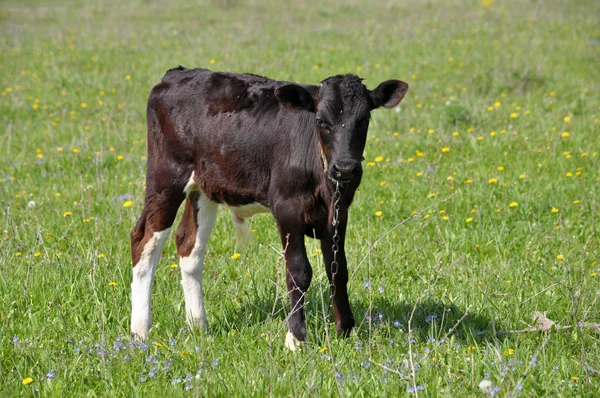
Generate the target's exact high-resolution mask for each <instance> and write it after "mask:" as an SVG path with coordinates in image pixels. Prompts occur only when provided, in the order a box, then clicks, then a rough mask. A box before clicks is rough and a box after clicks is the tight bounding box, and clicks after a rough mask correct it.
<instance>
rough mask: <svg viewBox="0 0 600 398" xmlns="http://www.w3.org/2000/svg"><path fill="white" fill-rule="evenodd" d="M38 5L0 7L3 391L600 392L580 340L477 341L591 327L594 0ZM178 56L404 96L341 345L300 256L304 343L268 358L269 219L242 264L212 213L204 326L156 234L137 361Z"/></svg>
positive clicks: (386, 120) (385, 131) (282, 302)
mask: <svg viewBox="0 0 600 398" xmlns="http://www.w3.org/2000/svg"><path fill="white" fill-rule="evenodd" d="M46 3H47V2H42V1H20V2H17V1H14V0H11V1H5V2H3V5H2V6H1V8H0V32H1V33H2V34H1V38H0V59H1V61H0V66H1V70H2V72H1V73H0V90H1V97H0V115H1V117H0V133H1V138H2V139H1V140H0V154H1V156H0V199H1V202H2V212H1V215H0V225H1V226H2V231H3V232H2V237H1V239H2V240H1V243H0V395H2V396H30V395H42V396H85V395H88V396H98V395H111V396H134V395H147V396H163V395H166V394H169V395H172V396H182V395H203V396H247V395H254V396H265V395H275V396H306V395H318V396H332V395H338V394H339V395H343V396H352V395H354V396H403V395H405V396H410V395H416V394H417V393H418V395H421V396H476V395H477V396H483V395H489V394H490V392H487V393H486V392H483V391H481V390H480V389H479V388H478V385H479V383H480V382H481V381H482V380H484V379H487V380H490V381H491V383H492V385H493V387H496V388H497V389H498V390H494V391H493V392H497V394H500V395H501V396H509V395H511V394H514V395H523V396H594V395H597V394H600V387H599V383H598V374H597V370H598V369H600V348H599V347H600V345H599V344H598V343H599V342H598V334H597V333H595V332H594V331H593V330H591V329H589V328H582V329H581V330H577V329H573V330H569V331H560V332H557V331H553V332H551V333H542V332H535V333H523V334H501V335H498V336H496V335H495V334H494V331H500V330H503V331H510V330H519V329H524V328H527V327H528V326H531V325H535V323H534V321H533V320H532V318H531V316H532V313H533V311H547V315H548V317H549V318H550V319H552V320H554V321H556V322H557V323H559V324H561V325H573V324H575V323H576V322H579V321H585V322H600V319H599V318H600V314H599V312H598V308H599V302H598V298H599V296H598V291H599V287H600V286H599V285H600V282H599V281H600V266H599V265H598V260H599V258H598V257H599V256H598V252H599V238H598V233H599V232H600V231H599V224H598V217H599V212H598V206H599V203H598V197H599V195H600V184H599V182H600V162H599V160H598V159H599V156H598V151H599V150H600V145H599V144H600V139H599V138H598V135H599V134H600V131H599V130H600V128H599V127H600V97H599V96H598V90H599V89H600V86H599V81H598V63H599V60H600V51H599V50H600V29H599V25H598V19H597V16H598V15H600V6H599V4H598V2H595V1H592V0H589V1H586V0H579V1H573V2H564V1H558V0H550V1H545V2H534V1H531V2H523V1H517V0H507V1H496V2H493V1H491V0H485V1H483V2H481V3H480V2H468V1H457V0H455V1H450V2H446V1H437V0H433V1H428V2H419V3H417V4H414V3H415V2H399V3H398V4H395V3H394V2H367V1H354V2H350V4H347V5H342V4H338V3H337V2H329V1H326V2H320V3H319V6H318V7H316V6H310V5H308V4H306V3H304V2H285V3H286V4H281V3H280V2H275V1H243V0H240V1H236V0H215V1H212V2H211V1H195V2H193V1H188V2H178V4H172V3H174V2H165V1H158V0H157V1H141V0H137V1H132V2H119V1H114V0H109V1H105V2H101V3H98V4H99V5H95V4H93V2H89V1H79V0H78V1H70V2H66V1H63V2H59V1H56V2H54V4H50V5H48V4H46ZM178 64H182V65H185V66H188V67H195V66H203V67H209V68H211V69H214V70H226V71H234V72H253V73H258V74H261V75H266V76H269V77H272V78H276V79H288V80H294V81H302V82H307V83H318V82H319V81H320V80H323V79H324V78H326V77H328V76H330V75H335V74H338V73H356V74H358V75H360V76H361V77H364V78H366V80H365V83H366V84H367V85H368V86H369V87H370V88H374V87H375V86H376V85H377V84H378V83H379V82H380V81H383V80H385V79H390V78H399V79H402V80H405V81H407V82H408V83H409V84H410V90H409V93H408V94H407V96H406V98H405V100H404V102H403V103H402V104H401V105H402V106H401V111H400V112H395V111H394V110H382V111H379V110H378V111H375V112H373V114H372V117H373V123H372V124H371V128H370V132H369V135H370V136H369V141H368V144H367V149H366V152H365V158H366V162H365V163H366V166H365V177H364V180H363V183H362V185H361V189H360V192H359V193H358V194H357V197H356V200H355V203H354V205H353V207H352V209H351V215H350V217H351V220H350V227H349V231H348V236H347V247H348V248H349V249H348V250H349V253H348V257H349V259H350V261H349V263H350V265H349V267H350V272H351V275H352V278H351V280H350V287H349V289H350V295H351V304H352V305H353V308H354V313H355V315H356V318H357V322H358V325H359V326H358V328H357V330H356V332H355V333H354V334H353V335H352V336H351V337H350V338H349V339H348V340H343V339H340V338H338V337H336V336H335V328H334V325H333V321H332V314H331V310H330V307H329V300H328V296H329V292H328V289H327V285H326V276H325V272H324V267H323V264H322V260H321V259H320V257H319V255H315V256H314V257H311V260H312V263H313V267H314V270H315V276H314V278H313V284H312V286H311V288H310V291H309V295H308V305H307V314H308V315H307V318H308V327H309V342H308V344H307V345H306V346H305V347H303V349H302V352H300V353H291V352H288V351H287V349H285V348H284V344H283V342H284V336H285V331H286V329H287V328H286V325H285V324H284V323H283V319H284V318H285V314H286V312H287V308H288V299H287V296H286V294H285V286H284V284H283V283H282V281H281V272H282V266H283V261H282V257H281V252H280V251H281V249H280V248H279V238H278V237H277V233H276V228H275V225H274V222H273V220H272V218H271V217H270V216H268V215H262V216H256V217H255V218H254V219H253V220H252V228H253V229H254V230H255V235H256V238H255V239H254V242H253V243H252V244H251V245H250V246H249V247H248V248H245V249H239V248H237V247H236V243H235V241H233V240H232V239H231V238H230V237H231V236H233V227H232V225H231V222H230V220H229V216H228V214H227V212H225V211H221V212H220V213H219V218H218V220H217V225H216V228H215V230H214V233H213V235H212V237H211V243H210V245H209V249H208V255H207V261H206V270H205V279H204V281H205V294H206V308H207V311H208V320H209V332H208V335H204V334H203V333H199V332H195V331H192V330H188V329H187V327H186V325H185V320H184V318H185V317H184V306H183V294H182V292H181V287H180V283H179V281H180V277H179V270H178V269H177V268H172V267H171V264H174V263H176V262H177V255H176V250H175V245H174V242H173V239H171V240H170V242H169V244H168V245H167V247H166V249H165V253H164V255H163V259H162V261H161V263H160V265H159V267H158V270H157V273H156V279H155V288H154V293H153V318H154V327H153V329H152V330H151V332H150V338H149V341H148V345H149V347H147V348H146V349H144V348H143V347H140V345H138V344H137V343H134V344H131V342H130V339H129V337H128V333H129V330H128V329H129V311H130V300H129V284H130V280H131V271H130V263H131V262H130V248H129V231H130V230H131V228H132V227H133V224H134V222H135V221H136V219H137V216H138V214H139V212H140V211H141V207H142V204H143V192H144V178H145V174H144V173H145V158H144V156H145V150H146V145H145V139H146V132H145V104H146V99H147V95H148V93H149V91H150V89H151V87H152V86H153V85H154V84H156V83H157V82H159V81H160V79H161V77H162V75H163V74H164V72H165V71H166V70H167V69H169V68H171V67H174V66H177V65H178ZM564 132H568V136H567V134H564ZM443 148H448V149H449V150H443ZM499 168H503V169H499ZM494 181H495V182H494ZM128 201H131V202H132V203H131V206H130V207H125V206H124V204H125V203H127V202H128ZM30 202H32V203H33V202H35V206H34V207H32V205H28V204H29V203H30ZM513 202H514V203H515V204H516V206H515V205H514V204H513V207H511V203H513ZM553 209H556V210H555V211H553ZM376 212H381V215H380V216H377V215H376ZM413 212H416V215H414V216H411V213H413ZM377 214H379V213H377ZM317 247H318V244H317V242H315V241H311V242H309V251H310V253H309V255H312V254H318V253H316V249H317ZM237 252H239V253H240V254H241V256H240V257H239V258H237V259H234V258H232V255H233V254H234V253H237ZM234 257H235V256H234ZM596 274H598V276H596ZM115 283H116V285H115ZM411 315H412V319H411ZM155 343H160V344H162V347H157V346H156V345H155ZM532 358H533V359H532ZM155 362H156V363H155ZM586 363H587V365H588V367H587V368H586V367H585V366H584V364H586ZM152 366H156V370H153V369H152ZM49 372H52V374H51V376H54V377H50V379H51V380H49V377H48V375H47V374H48V373H49ZM26 378H32V379H33V381H32V382H31V383H30V384H28V385H24V384H23V381H24V380H25V379H26ZM186 378H187V379H186ZM140 380H145V381H143V382H141V381H140ZM415 386H417V387H418V388H417V390H416V392H415V393H411V392H409V391H410V389H411V388H414V387H415ZM186 388H188V389H189V391H186Z"/></svg>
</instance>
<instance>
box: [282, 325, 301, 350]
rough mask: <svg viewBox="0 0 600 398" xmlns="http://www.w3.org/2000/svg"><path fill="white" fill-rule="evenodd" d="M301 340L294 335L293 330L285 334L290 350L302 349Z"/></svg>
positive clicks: (286, 344) (286, 343)
mask: <svg viewBox="0 0 600 398" xmlns="http://www.w3.org/2000/svg"><path fill="white" fill-rule="evenodd" d="M301 344H302V343H301V342H300V340H298V339H297V338H295V337H294V335H293V334H292V332H290V331H289V330H288V332H287V334H286V335H285V346H286V347H287V348H289V349H290V351H300V348H301Z"/></svg>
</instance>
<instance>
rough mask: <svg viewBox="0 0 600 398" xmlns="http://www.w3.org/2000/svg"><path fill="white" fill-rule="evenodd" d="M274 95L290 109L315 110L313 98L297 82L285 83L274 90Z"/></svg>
mask: <svg viewBox="0 0 600 398" xmlns="http://www.w3.org/2000/svg"><path fill="white" fill-rule="evenodd" d="M275 97H277V99H278V100H279V102H280V103H281V104H283V105H285V106H287V107H288V108H290V109H301V110H305V111H309V112H315V99H314V98H313V96H312V95H311V94H310V93H309V92H308V91H307V90H306V89H305V88H304V87H301V86H299V85H297V84H286V85H285V86H281V87H278V88H277V90H275Z"/></svg>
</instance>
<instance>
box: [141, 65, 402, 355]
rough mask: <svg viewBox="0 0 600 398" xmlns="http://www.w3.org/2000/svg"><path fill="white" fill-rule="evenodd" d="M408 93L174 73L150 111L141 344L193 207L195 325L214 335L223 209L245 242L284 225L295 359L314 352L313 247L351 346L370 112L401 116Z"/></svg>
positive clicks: (184, 248)
mask: <svg viewBox="0 0 600 398" xmlns="http://www.w3.org/2000/svg"><path fill="white" fill-rule="evenodd" d="M407 90H408V85H407V84H406V83H404V82H402V81H399V80H388V81H385V82H383V83H381V84H380V85H379V86H377V88H376V89H375V90H373V91H370V90H368V89H367V88H366V87H365V86H364V85H363V84H362V82H361V79H360V78H358V77H357V76H354V75H345V76H333V77H330V78H328V79H326V80H324V81H323V82H322V83H321V85H319V86H315V85H305V84H293V83H289V82H282V81H276V80H271V79H268V78H266V77H261V76H256V75H251V74H233V73H216V72H211V71H209V70H206V69H186V68H183V67H181V66H180V67H178V68H175V69H171V70H169V71H168V72H167V73H166V75H165V76H164V78H163V80H162V82H161V83H159V84H158V85H156V86H155V87H154V88H153V89H152V92H151V93H150V98H149V99H148V108H147V117H148V164H147V177H146V198H145V201H144V209H143V211H142V214H141V216H140V218H139V220H138V222H137V224H136V226H135V228H134V229H133V231H132V232H131V251H132V259H133V283H132V284H131V301H132V312H131V333H132V334H133V335H136V336H138V337H140V338H146V337H147V334H148V330H149V329H150V326H151V324H152V318H151V313H150V296H151V290H152V279H153V277H154V272H155V270H156V265H157V263H158V260H159V258H160V254H161V251H162V248H163V246H164V244H165V241H166V239H167V237H168V236H169V233H170V231H171V226H172V224H173V222H174V220H175V216H176V214H177V210H178V208H179V206H180V205H181V203H182V202H183V201H184V200H185V210H184V212H183V218H182V220H181V224H180V225H179V227H178V228H177V232H176V233H175V237H176V241H177V252H178V254H179V263H180V268H181V275H182V282H181V283H182V285H183V292H184V296H185V308H186V316H187V320H188V322H189V323H190V324H191V325H193V326H198V327H200V328H204V329H206V327H207V322H206V313H205V311H204V303H203V294H202V271H203V268H204V265H203V263H204V254H205V252H206V246H207V244H208V240H209V237H210V233H211V230H212V229H213V226H214V223H215V218H216V215H217V208H218V206H219V205H220V204H223V205H226V206H228V207H229V209H230V211H231V214H232V218H233V223H234V226H235V227H236V231H243V230H244V229H245V228H247V227H246V223H245V219H246V218H248V217H250V216H252V215H253V214H255V213H258V212H271V214H273V217H275V221H276V222H277V227H278V229H279V233H280V236H281V244H282V245H283V248H284V252H285V261H286V284H287V289H288V293H289V296H290V300H291V311H290V314H289V329H288V333H287V336H286V346H288V347H289V348H290V349H292V350H295V349H296V348H298V346H299V344H300V342H301V341H305V340H306V321H305V317H304V309H303V305H304V295H305V294H306V291H307V289H308V287H309V285H310V281H311V278H312V269H311V266H310V263H309V261H308V257H307V255H306V247H305V245H304V236H305V235H306V236H310V237H315V238H317V239H319V240H320V241H321V250H322V252H323V259H324V262H325V268H326V271H327V276H328V278H329V282H330V285H331V290H332V295H333V308H334V313H335V323H336V328H337V331H338V332H339V333H340V334H342V335H344V336H347V335H348V334H349V333H350V331H351V329H352V327H354V325H355V321H354V316H353V315H352V312H351V310H350V304H349V302H348V292H347V288H346V285H347V282H348V271H347V267H346V255H345V250H344V236H345V234H346V225H347V220H348V208H349V206H350V204H351V203H352V199H353V197H354V193H355V191H356V189H357V188H358V186H359V184H360V180H361V177H362V167H361V161H362V160H363V157H362V154H363V150H364V148H365V143H366V140H367V129H368V127H369V120H370V112H371V110H373V109H375V108H378V107H380V106H384V107H386V108H391V107H394V106H396V105H397V104H398V103H399V102H400V101H401V100H402V98H403V97H404V94H405V93H406V91H407ZM336 189H337V194H336ZM334 202H335V205H334ZM334 224H335V225H334Z"/></svg>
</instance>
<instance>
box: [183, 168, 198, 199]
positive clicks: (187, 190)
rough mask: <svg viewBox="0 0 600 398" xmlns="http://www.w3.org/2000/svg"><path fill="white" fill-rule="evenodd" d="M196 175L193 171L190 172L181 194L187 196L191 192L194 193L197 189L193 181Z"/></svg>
mask: <svg viewBox="0 0 600 398" xmlns="http://www.w3.org/2000/svg"><path fill="white" fill-rule="evenodd" d="M195 174H196V172H195V171H192V175H191V176H190V179H189V181H188V182H187V184H185V188H183V192H184V193H185V194H186V195H187V194H189V193H190V192H192V191H195V190H197V189H198V186H197V185H196V181H195V180H194V175H195Z"/></svg>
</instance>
